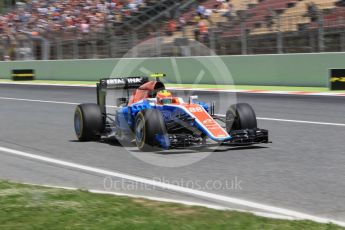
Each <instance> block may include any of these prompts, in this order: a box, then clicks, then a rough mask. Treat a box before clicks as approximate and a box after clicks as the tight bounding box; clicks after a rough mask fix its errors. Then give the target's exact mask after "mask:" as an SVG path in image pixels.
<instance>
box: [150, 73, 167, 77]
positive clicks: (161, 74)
mask: <svg viewBox="0 0 345 230" xmlns="http://www.w3.org/2000/svg"><path fill="white" fill-rule="evenodd" d="M150 77H166V74H164V73H153V74H151V75H150Z"/></svg>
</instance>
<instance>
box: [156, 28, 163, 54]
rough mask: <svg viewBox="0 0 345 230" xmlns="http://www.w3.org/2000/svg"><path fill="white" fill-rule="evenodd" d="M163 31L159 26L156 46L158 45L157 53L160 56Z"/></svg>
mask: <svg viewBox="0 0 345 230" xmlns="http://www.w3.org/2000/svg"><path fill="white" fill-rule="evenodd" d="M161 42H162V41H161V31H160V29H159V28H157V31H156V38H155V43H156V44H155V46H156V55H157V56H158V57H160V56H162V44H161Z"/></svg>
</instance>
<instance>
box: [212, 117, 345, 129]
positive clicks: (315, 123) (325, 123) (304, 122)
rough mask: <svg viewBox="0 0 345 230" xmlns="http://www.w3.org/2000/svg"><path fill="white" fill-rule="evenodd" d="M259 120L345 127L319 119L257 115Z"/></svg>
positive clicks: (344, 125)
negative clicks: (302, 119) (319, 120)
mask: <svg viewBox="0 0 345 230" xmlns="http://www.w3.org/2000/svg"><path fill="white" fill-rule="evenodd" d="M216 115H217V116H219V117H225V115H223V114H216ZM257 119H258V120H264V121H281V122H290V123H303V124H312V125H330V126H341V127H345V124H342V123H328V122H318V121H301V120H288V119H278V118H267V117H257Z"/></svg>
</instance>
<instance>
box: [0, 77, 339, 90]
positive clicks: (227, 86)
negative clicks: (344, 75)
mask: <svg viewBox="0 0 345 230" xmlns="http://www.w3.org/2000/svg"><path fill="white" fill-rule="evenodd" d="M0 82H13V81H11V80H6V79H0ZM29 83H48V84H67V85H95V84H96V81H50V80H35V81H29ZM166 85H167V86H168V87H188V88H190V87H191V88H204V89H241V90H269V91H304V92H330V90H329V89H328V88H325V87H290V86H256V85H204V84H201V85H193V84H166ZM336 92H345V90H344V91H336Z"/></svg>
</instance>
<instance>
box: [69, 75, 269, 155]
mask: <svg viewBox="0 0 345 230" xmlns="http://www.w3.org/2000/svg"><path fill="white" fill-rule="evenodd" d="M162 76H163V75H161V74H158V75H157V74H156V75H153V76H150V77H156V79H155V80H153V81H149V79H150V77H128V78H112V79H101V80H100V83H99V84H97V102H98V103H97V104H81V105H78V106H77V108H76V110H75V115H74V128H75V132H76V135H77V137H78V139H79V140H80V141H91V140H100V139H101V138H109V137H112V136H113V137H115V138H116V139H118V140H124V139H127V140H129V141H131V140H133V141H134V140H135V143H136V146H137V147H138V148H139V149H140V150H141V151H152V150H157V149H171V148H186V147H191V146H203V145H206V144H207V143H209V142H213V143H218V144H222V145H253V144H260V143H268V142H269V141H268V131H267V130H264V129H258V128H257V120H256V115H255V113H254V111H253V109H252V107H251V106H250V105H248V104H244V103H241V104H236V105H232V106H230V107H229V108H228V110H227V112H226V115H225V116H219V115H215V114H214V111H215V108H214V107H215V104H214V103H211V104H210V105H209V104H206V103H205V102H201V101H198V97H197V96H190V97H189V98H188V101H187V102H185V101H184V99H183V98H180V97H174V96H173V95H172V93H171V92H169V91H168V90H166V88H165V85H164V84H163V82H162V81H161V80H160V77H162ZM109 90H126V91H127V94H126V97H121V98H117V99H115V98H114V101H116V105H115V106H112V107H113V108H115V112H114V113H113V114H110V113H109V112H108V109H109V106H107V105H106V99H107V97H106V95H107V92H108V91H109ZM130 90H132V91H133V90H134V92H133V94H132V96H130Z"/></svg>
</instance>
